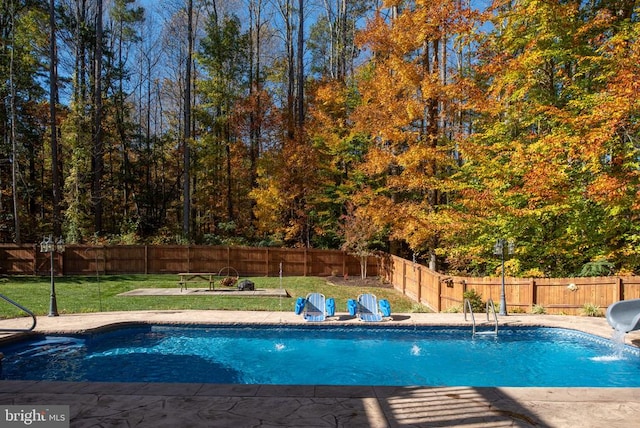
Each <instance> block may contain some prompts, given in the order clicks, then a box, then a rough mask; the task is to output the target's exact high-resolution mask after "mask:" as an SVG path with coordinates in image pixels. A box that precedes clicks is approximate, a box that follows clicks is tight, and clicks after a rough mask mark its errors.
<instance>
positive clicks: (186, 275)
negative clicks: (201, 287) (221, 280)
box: [178, 272, 216, 291]
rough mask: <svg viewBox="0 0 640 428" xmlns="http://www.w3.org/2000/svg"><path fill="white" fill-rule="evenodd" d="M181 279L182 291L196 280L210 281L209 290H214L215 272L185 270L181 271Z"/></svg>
mask: <svg viewBox="0 0 640 428" xmlns="http://www.w3.org/2000/svg"><path fill="white" fill-rule="evenodd" d="M178 276H180V281H179V282H178V284H180V291H182V290H186V289H187V288H188V287H187V285H188V284H190V283H195V282H207V283H209V290H213V283H214V282H215V277H216V274H215V273H207V272H183V273H179V274H178Z"/></svg>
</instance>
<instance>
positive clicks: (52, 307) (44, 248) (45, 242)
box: [40, 235, 65, 317]
mask: <svg viewBox="0 0 640 428" xmlns="http://www.w3.org/2000/svg"><path fill="white" fill-rule="evenodd" d="M64 250H65V248H64V240H63V239H62V237H58V238H57V239H55V240H54V239H53V238H52V237H51V235H49V236H47V237H45V238H43V239H42V242H40V252H41V253H49V260H50V262H51V268H50V272H51V296H50V299H49V316H50V317H57V316H58V302H57V301H56V283H55V280H54V266H53V253H55V252H58V253H63V252H64Z"/></svg>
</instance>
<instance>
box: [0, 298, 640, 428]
mask: <svg viewBox="0 0 640 428" xmlns="http://www.w3.org/2000/svg"><path fill="white" fill-rule="evenodd" d="M478 318H481V317H478ZM138 322H149V323H178V324H208V323H211V324H216V323H219V324H236V323H256V324H261V323H262V324H296V323H304V321H302V320H301V317H300V316H296V315H295V314H294V313H293V311H291V312H235V311H183V310H177V311H142V312H109V313H95V314H73V315H61V316H59V317H39V318H38V324H37V327H36V330H35V331H36V332H38V333H75V332H84V331H91V330H96V329H102V328H105V327H109V326H113V325H118V324H127V323H138ZM499 322H500V325H501V326H507V325H522V326H525V325H527V326H550V327H563V328H572V329H576V330H580V331H584V332H587V333H592V334H596V335H599V336H602V337H605V338H610V337H611V332H612V330H611V328H610V327H609V325H608V324H607V322H606V320H605V319H604V318H587V317H572V316H553V315H541V316H538V315H509V316H503V317H500V318H499ZM325 323H329V324H341V323H347V324H349V323H359V321H356V320H354V319H353V318H352V317H350V316H349V315H348V314H346V313H340V314H338V315H337V316H336V317H333V318H331V319H329V320H328V321H326V322H325ZM384 323H385V324H397V325H470V324H469V322H465V321H464V317H463V315H462V314H413V313H412V314H394V315H393V320H390V321H384ZM29 325H30V320H29V319H26V318H21V319H11V320H2V321H0V329H2V328H5V329H6V328H24V327H28V326H29ZM12 336H14V335H7V334H5V335H4V339H5V340H11V339H12ZM626 341H627V343H629V344H633V345H635V346H638V345H639V344H640V333H639V332H634V333H632V334H628V335H627V336H626ZM346 357H347V358H348V356H346ZM479 364H480V363H479ZM309 369H310V370H313V361H309ZM638 375H640V373H639V374H638ZM12 404H17V405H25V404H27V405H29V404H34V405H68V406H70V412H71V424H70V426H71V427H154V428H157V427H179V428H181V427H325V426H326V427H510V426H516V427H583V428H588V427H606V428H614V427H621V428H622V427H624V428H628V427H632V426H639V424H640V422H639V421H640V388H474V387H369V386H354V387H346V386H324V385H311V386H286V385H285V386H277V385H216V384H175V383H174V384H158V383H96V382H44V381H42V382H38V381H0V405H12Z"/></svg>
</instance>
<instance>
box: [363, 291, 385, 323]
mask: <svg viewBox="0 0 640 428" xmlns="http://www.w3.org/2000/svg"><path fill="white" fill-rule="evenodd" d="M358 318H360V320H362V321H367V322H376V321H382V314H381V313H380V311H379V310H378V298H377V297H376V296H375V294H361V295H359V296H358Z"/></svg>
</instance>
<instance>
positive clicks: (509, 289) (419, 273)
mask: <svg viewBox="0 0 640 428" xmlns="http://www.w3.org/2000/svg"><path fill="white" fill-rule="evenodd" d="M381 273H382V274H383V275H384V277H385V278H386V279H387V280H388V281H389V282H390V283H392V284H393V286H394V288H395V289H396V290H398V291H400V292H402V293H403V294H404V295H406V296H408V297H409V298H411V299H413V300H415V301H416V302H419V303H422V304H424V305H426V306H427V307H429V308H430V309H432V310H434V311H436V312H442V311H446V310H448V309H450V308H452V307H455V306H461V305H462V301H463V293H464V292H465V291H467V290H471V289H473V290H475V291H476V292H477V293H478V294H479V295H480V296H482V299H483V300H484V301H486V300H487V299H488V298H491V299H493V301H494V302H495V303H496V305H497V304H499V303H500V292H501V288H502V279H501V278H495V277H483V278H474V277H463V276H447V275H443V274H439V273H438V272H434V271H432V270H430V269H428V268H427V267H425V266H422V265H419V264H417V263H413V262H411V261H409V260H405V259H402V258H400V257H396V256H388V257H387V258H386V259H385V260H384V263H383V265H382V267H381ZM572 284H573V285H572ZM505 298H506V302H507V309H508V310H509V311H510V312H531V311H532V310H533V307H534V305H540V306H542V307H544V308H545V310H546V313H548V314H566V315H579V314H580V312H581V310H582V308H583V306H584V305H585V304H591V305H597V306H599V307H600V308H601V310H602V311H603V313H604V310H605V309H606V308H607V306H609V305H610V304H612V303H614V302H616V301H618V300H628V299H637V298H640V277H635V276H624V277H620V276H607V277H589V278H509V277H506V278H505Z"/></svg>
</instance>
